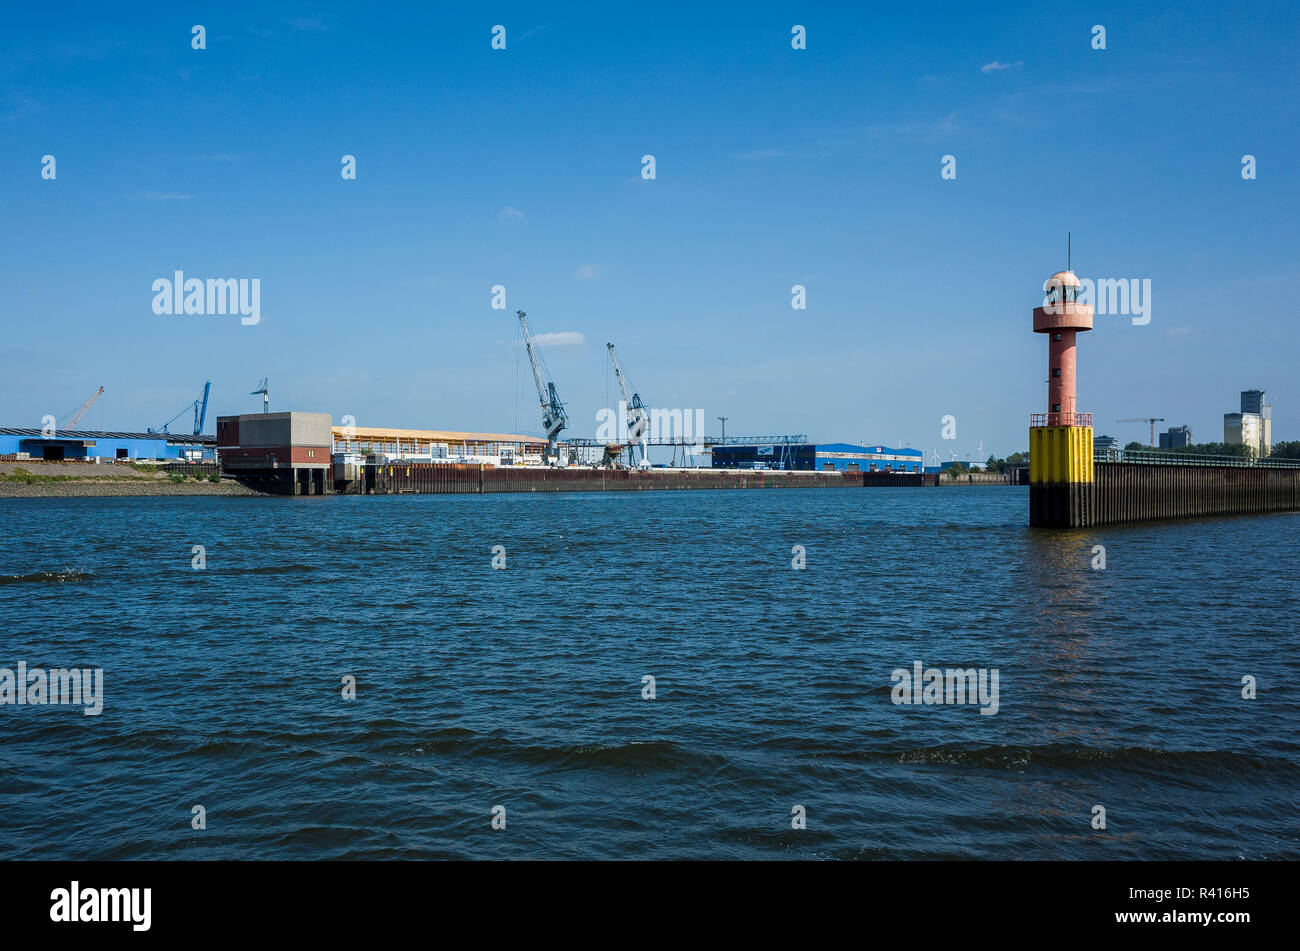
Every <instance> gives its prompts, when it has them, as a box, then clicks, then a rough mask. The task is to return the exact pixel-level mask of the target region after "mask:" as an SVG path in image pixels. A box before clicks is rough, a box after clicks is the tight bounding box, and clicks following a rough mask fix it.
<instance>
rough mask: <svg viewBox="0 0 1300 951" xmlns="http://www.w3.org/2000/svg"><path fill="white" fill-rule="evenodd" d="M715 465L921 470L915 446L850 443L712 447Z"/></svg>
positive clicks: (825, 469)
mask: <svg viewBox="0 0 1300 951" xmlns="http://www.w3.org/2000/svg"><path fill="white" fill-rule="evenodd" d="M712 455H713V468H715V469H786V470H802V471H813V470H816V471H819V472H830V471H841V472H884V471H886V470H889V471H891V472H921V471H922V469H923V467H924V461H925V454H924V453H922V452H921V450H919V449H891V448H890V447H888V446H859V445H855V444H854V443H845V442H833V443H779V442H777V443H772V444H770V445H728V444H725V443H724V444H720V445H715V446H714V447H713V453H712Z"/></svg>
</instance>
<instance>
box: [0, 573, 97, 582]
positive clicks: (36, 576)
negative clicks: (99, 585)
mask: <svg viewBox="0 0 1300 951" xmlns="http://www.w3.org/2000/svg"><path fill="white" fill-rule="evenodd" d="M93 577H95V576H94V575H92V574H91V573H90V572H88V571H72V570H68V571H33V572H31V573H30V574H25V575H0V584H68V583H71V582H75V581H89V580H90V579H91V578H93Z"/></svg>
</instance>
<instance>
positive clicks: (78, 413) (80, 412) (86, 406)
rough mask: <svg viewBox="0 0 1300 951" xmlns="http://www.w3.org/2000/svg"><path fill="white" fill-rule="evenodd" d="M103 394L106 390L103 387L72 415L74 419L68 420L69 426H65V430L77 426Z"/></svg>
mask: <svg viewBox="0 0 1300 951" xmlns="http://www.w3.org/2000/svg"><path fill="white" fill-rule="evenodd" d="M103 392H104V388H103V387H102V386H101V387H100V388H99V389H97V390H96V391H95V392H94V394H93V395H92V396H91V397H90V399H88V400H86V402H84V403H82V404H81V409H79V410H77V411H76V412H75V413H73V414H72V418H71V419H70V420H68V425H66V426H64V427H63V428H64V429H71V428H72V427H73V426H75V425H77V420H79V419H81V417H82V416H84V415H86V410H88V409H90V407H91V406H92V405H93V404H94V402H95V400H97V399H99V397H100V394H101V393H103Z"/></svg>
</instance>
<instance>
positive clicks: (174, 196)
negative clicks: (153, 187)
mask: <svg viewBox="0 0 1300 951" xmlns="http://www.w3.org/2000/svg"><path fill="white" fill-rule="evenodd" d="M140 197H142V198H143V199H144V200H145V201H187V200H189V199H191V198H193V197H194V196H193V195H181V194H178V193H176V192H145V193H144V194H143V195H141V196H140Z"/></svg>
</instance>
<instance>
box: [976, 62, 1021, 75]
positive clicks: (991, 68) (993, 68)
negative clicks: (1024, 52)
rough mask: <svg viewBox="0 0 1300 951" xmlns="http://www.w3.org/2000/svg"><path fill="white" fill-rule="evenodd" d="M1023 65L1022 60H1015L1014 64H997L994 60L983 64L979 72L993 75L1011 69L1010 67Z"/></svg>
mask: <svg viewBox="0 0 1300 951" xmlns="http://www.w3.org/2000/svg"><path fill="white" fill-rule="evenodd" d="M1024 65H1025V61H1024V60H1023V59H1020V60H1016V61H1015V62H1014V63H999V62H998V61H997V60H994V61H993V62H991V63H985V64H984V65H983V66H981V67H980V72H981V73H993V72H998V71H1000V70H1003V69H1011V67H1013V66H1024Z"/></svg>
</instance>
